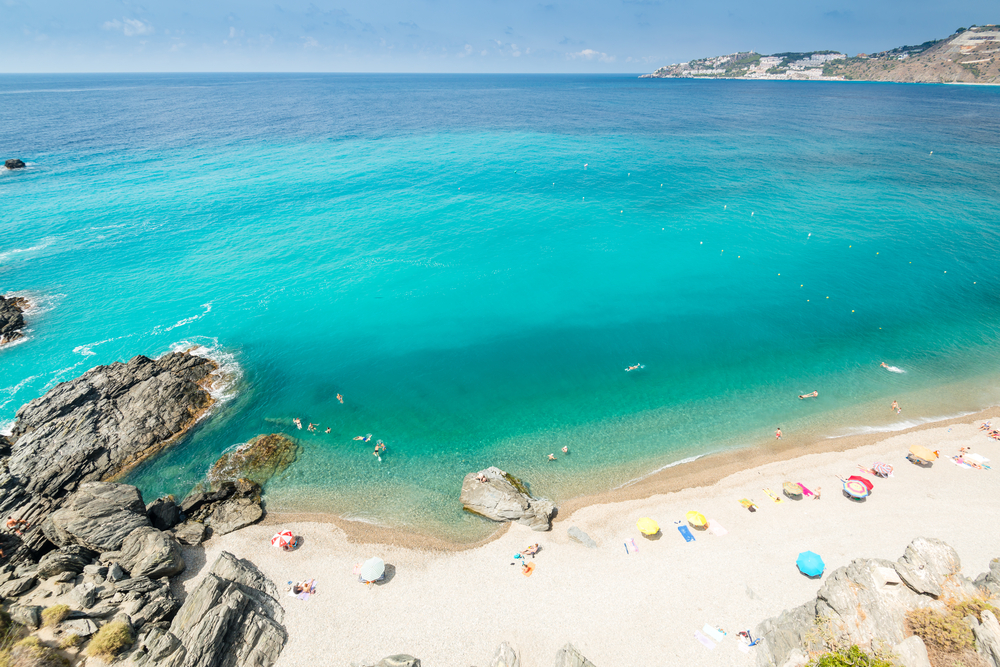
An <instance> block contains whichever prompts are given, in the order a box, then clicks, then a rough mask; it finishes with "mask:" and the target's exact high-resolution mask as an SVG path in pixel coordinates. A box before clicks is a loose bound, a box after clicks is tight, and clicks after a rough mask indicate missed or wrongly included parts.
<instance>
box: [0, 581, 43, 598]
mask: <svg viewBox="0 0 1000 667" xmlns="http://www.w3.org/2000/svg"><path fill="white" fill-rule="evenodd" d="M37 583H38V579H36V578H34V577H22V578H20V579H11V580H10V581H8V582H7V583H5V584H3V585H0V598H16V597H18V596H20V595H24V594H25V593H27V592H28V591H30V590H31V589H32V588H34V587H35V584H37Z"/></svg>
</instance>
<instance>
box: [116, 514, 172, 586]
mask: <svg viewBox="0 0 1000 667" xmlns="http://www.w3.org/2000/svg"><path fill="white" fill-rule="evenodd" d="M119 563H120V564H121V566H122V567H123V568H125V569H126V570H128V572H129V573H130V574H131V575H132V576H133V577H143V576H145V577H149V578H150V579H157V578H159V577H172V576H174V575H175V574H180V573H181V572H182V571H183V570H184V558H183V557H182V556H181V548H180V546H179V545H178V544H177V542H176V541H174V538H172V537H171V536H170V535H169V534H168V533H164V532H163V531H162V530H157V529H156V528H153V527H152V526H141V527H139V528H136V529H135V530H133V531H132V532H131V533H129V534H128V536H127V537H126V538H125V540H124V541H123V542H122V553H121V558H120V560H119Z"/></svg>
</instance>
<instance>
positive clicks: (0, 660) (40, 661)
mask: <svg viewBox="0 0 1000 667" xmlns="http://www.w3.org/2000/svg"><path fill="white" fill-rule="evenodd" d="M69 664H70V663H69V660H67V659H66V658H64V657H62V656H61V655H59V653H58V652H57V651H56V650H55V649H54V648H50V647H48V646H46V645H45V644H43V643H42V642H41V640H39V639H38V637H25V638H24V639H22V640H21V641H19V642H17V643H16V644H14V645H13V646H11V647H10V648H9V649H7V650H4V651H2V652H0V667H68V666H69Z"/></svg>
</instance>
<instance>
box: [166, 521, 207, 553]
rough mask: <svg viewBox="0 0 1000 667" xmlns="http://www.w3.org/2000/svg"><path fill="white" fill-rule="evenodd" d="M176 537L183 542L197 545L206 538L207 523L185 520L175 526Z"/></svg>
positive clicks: (193, 545)
mask: <svg viewBox="0 0 1000 667" xmlns="http://www.w3.org/2000/svg"><path fill="white" fill-rule="evenodd" d="M174 538H175V539H176V540H177V541H178V542H180V543H181V544H187V545H188V546H192V547H196V546H198V545H199V544H201V543H202V542H203V541H204V540H205V524H203V523H201V522H200V521H185V522H184V523H182V524H181V525H179V526H177V527H176V528H174Z"/></svg>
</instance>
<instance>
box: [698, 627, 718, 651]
mask: <svg viewBox="0 0 1000 667" xmlns="http://www.w3.org/2000/svg"><path fill="white" fill-rule="evenodd" d="M694 638H695V639H697V640H698V641H700V642H701V643H702V644H704V646H705V648H707V649H709V650H714V649H715V644H714V643H713V642H712V640H711V639H709V638H708V637H706V636H705V635H703V634H701V632H700V631H698V630H695V631H694Z"/></svg>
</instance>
